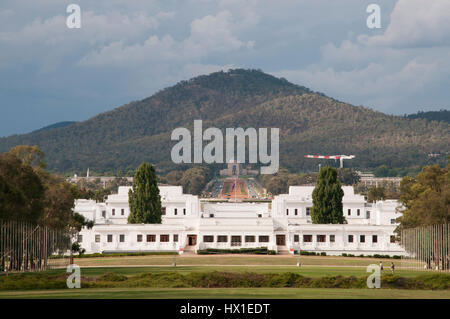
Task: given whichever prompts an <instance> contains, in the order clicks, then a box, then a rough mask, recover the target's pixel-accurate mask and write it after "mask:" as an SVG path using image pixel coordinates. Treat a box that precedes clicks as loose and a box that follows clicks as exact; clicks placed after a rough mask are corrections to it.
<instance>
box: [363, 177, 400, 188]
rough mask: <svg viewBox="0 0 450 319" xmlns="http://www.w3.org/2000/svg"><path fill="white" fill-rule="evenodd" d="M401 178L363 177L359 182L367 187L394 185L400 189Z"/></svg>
mask: <svg viewBox="0 0 450 319" xmlns="http://www.w3.org/2000/svg"><path fill="white" fill-rule="evenodd" d="M401 181H402V178H401V177H361V178H360V180H359V182H360V183H361V184H363V185H364V186H366V187H378V186H384V185H386V184H393V185H394V186H395V187H396V188H399V187H400V182H401Z"/></svg>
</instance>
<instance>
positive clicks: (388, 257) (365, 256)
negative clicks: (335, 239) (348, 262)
mask: <svg viewBox="0 0 450 319" xmlns="http://www.w3.org/2000/svg"><path fill="white" fill-rule="evenodd" d="M342 257H364V258H383V259H391V258H392V259H401V258H402V256H398V255H394V256H389V255H379V254H375V255H359V256H356V255H353V254H345V253H344V254H342Z"/></svg>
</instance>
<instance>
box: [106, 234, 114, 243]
mask: <svg viewBox="0 0 450 319" xmlns="http://www.w3.org/2000/svg"><path fill="white" fill-rule="evenodd" d="M112 240H113V235H108V239H107V241H108V243H112Z"/></svg>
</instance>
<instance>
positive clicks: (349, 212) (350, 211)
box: [347, 208, 352, 216]
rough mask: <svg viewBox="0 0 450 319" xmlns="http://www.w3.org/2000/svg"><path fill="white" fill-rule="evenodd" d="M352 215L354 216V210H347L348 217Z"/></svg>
mask: <svg viewBox="0 0 450 319" xmlns="http://www.w3.org/2000/svg"><path fill="white" fill-rule="evenodd" d="M351 214H352V210H351V209H350V208H349V209H348V210H347V215H348V216H350V215H351Z"/></svg>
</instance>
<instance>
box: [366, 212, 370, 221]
mask: <svg viewBox="0 0 450 319" xmlns="http://www.w3.org/2000/svg"><path fill="white" fill-rule="evenodd" d="M366 218H367V219H369V218H370V211H367V212H366Z"/></svg>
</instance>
